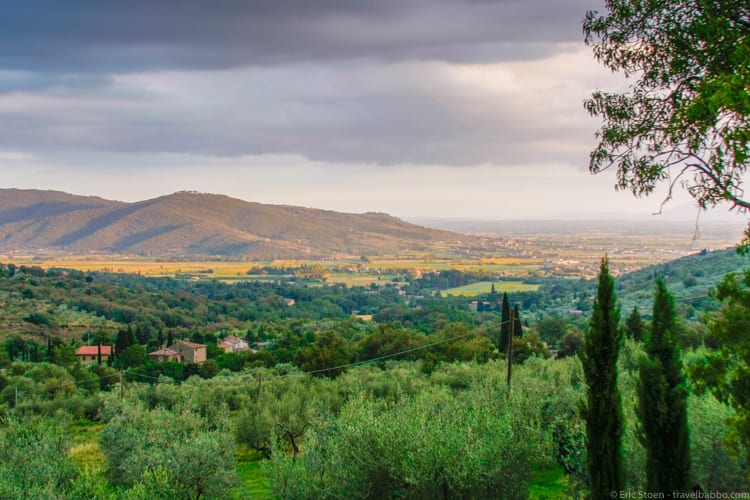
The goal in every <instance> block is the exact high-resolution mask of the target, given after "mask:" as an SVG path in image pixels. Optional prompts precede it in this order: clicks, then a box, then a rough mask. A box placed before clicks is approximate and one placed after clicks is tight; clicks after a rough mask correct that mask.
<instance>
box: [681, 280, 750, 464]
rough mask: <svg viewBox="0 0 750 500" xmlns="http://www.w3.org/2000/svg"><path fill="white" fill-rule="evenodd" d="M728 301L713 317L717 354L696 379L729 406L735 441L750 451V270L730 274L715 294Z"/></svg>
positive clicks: (709, 358)
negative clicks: (748, 332) (732, 414)
mask: <svg viewBox="0 0 750 500" xmlns="http://www.w3.org/2000/svg"><path fill="white" fill-rule="evenodd" d="M712 294H713V295H714V296H715V297H716V298H717V299H718V300H721V301H723V302H724V305H723V307H722V309H721V310H720V311H718V312H717V313H715V314H713V315H712V316H711V317H710V318H709V328H710V330H711V333H712V334H713V335H714V337H715V338H716V340H717V342H718V343H719V349H718V351H717V352H716V353H713V354H711V355H708V356H707V358H706V360H705V361H704V362H703V363H702V364H701V365H699V366H696V367H694V368H693V371H694V374H695V376H696V377H697V378H698V379H700V380H701V381H702V382H703V383H705V384H706V386H707V387H708V388H710V390H711V391H712V392H713V393H714V394H715V395H716V396H717V398H719V400H721V401H723V402H727V403H729V404H730V405H731V406H732V408H733V409H734V410H735V415H734V416H733V417H732V418H731V419H730V420H729V421H730V423H731V425H732V427H733V430H734V432H733V433H732V438H733V442H734V443H735V444H740V445H742V446H743V447H744V448H745V450H750V384H749V383H748V381H749V380H750V343H748V340H747V338H748V337H747V331H748V330H747V325H748V323H750V270H746V271H745V272H744V273H743V274H742V275H741V276H738V275H736V274H731V273H730V274H728V275H727V276H726V277H725V278H724V280H723V281H722V282H721V283H720V284H719V285H718V286H717V287H716V291H715V292H713V293H712Z"/></svg>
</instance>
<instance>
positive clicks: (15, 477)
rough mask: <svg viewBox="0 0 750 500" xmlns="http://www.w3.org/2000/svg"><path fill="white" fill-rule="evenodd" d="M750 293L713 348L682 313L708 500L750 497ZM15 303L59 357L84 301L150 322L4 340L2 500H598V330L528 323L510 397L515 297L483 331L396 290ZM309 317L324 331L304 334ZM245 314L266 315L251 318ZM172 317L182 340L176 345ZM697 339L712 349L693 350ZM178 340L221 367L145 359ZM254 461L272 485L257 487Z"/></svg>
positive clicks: (95, 285)
mask: <svg viewBox="0 0 750 500" xmlns="http://www.w3.org/2000/svg"><path fill="white" fill-rule="evenodd" d="M729 279H730V278H728V280H729ZM32 281H33V283H34V284H32ZM618 282H619V280H616V282H615V290H617V289H618V286H617V283H618ZM55 283H58V284H59V286H56V285H55ZM731 283H735V285H736V286H735V288H731V287H730V284H731ZM651 286H653V283H652V285H651ZM743 287H744V285H742V283H740V282H738V281H733V282H730V281H727V282H725V283H724V284H722V287H720V288H719V292H718V294H717V295H718V298H720V299H725V298H727V297H734V298H735V299H733V300H735V301H734V302H732V301H731V300H730V301H726V300H725V302H726V305H725V306H724V309H714V312H712V313H711V314H712V316H710V318H711V319H710V321H709V325H708V327H701V326H700V325H696V323H694V322H691V321H690V320H689V319H688V318H685V316H684V315H683V314H682V313H683V312H684V310H683V311H681V309H680V308H679V307H676V308H675V314H678V315H680V321H679V324H678V325H677V326H678V327H679V328H677V327H675V328H674V329H672V330H670V332H672V333H670V338H671V339H673V340H674V342H675V343H682V353H683V356H682V358H683V360H684V362H682V363H679V364H680V365H682V366H684V367H685V368H686V370H685V373H687V377H686V378H685V379H684V383H683V384H682V386H681V387H684V389H685V394H686V395H687V399H686V402H687V424H688V429H689V430H690V440H689V449H690V456H691V462H690V470H689V474H688V477H689V478H690V481H691V482H697V483H699V484H700V485H701V486H702V487H703V488H705V489H710V490H722V491H736V490H742V489H747V488H748V487H750V483H749V482H748V476H747V468H748V467H747V461H746V452H747V449H746V447H744V446H743V444H742V443H743V442H742V439H738V437H739V436H741V435H742V434H741V431H742V429H743V427H742V425H743V422H745V421H746V418H747V417H746V413H743V411H744V410H743V407H742V406H741V405H739V404H738V402H739V401H742V400H741V399H738V396H735V394H736V395H739V396H742V394H744V393H743V392H742V386H741V384H740V382H738V381H741V380H742V377H741V373H740V371H738V370H739V369H738V368H737V367H741V364H737V363H741V362H742V360H741V359H740V358H737V357H732V358H730V359H729V362H730V363H729V364H726V363H725V364H721V360H722V356H724V355H726V354H727V352H728V351H722V350H714V347H713V344H712V343H711V342H705V340H706V339H708V338H709V337H708V336H706V335H704V333H705V332H709V333H712V334H713V335H714V336H715V339H716V340H720V341H726V339H727V338H729V339H730V340H731V338H733V337H728V335H729V333H728V332H733V331H736V325H737V324H740V323H739V322H741V321H742V318H743V317H744V316H745V315H746V313H745V310H744V305H743V302H742V300H744V288H743ZM61 288H62V289H65V290H66V291H65V293H64V294H58V291H59V289H61ZM26 289H32V291H33V295H34V298H33V299H30V298H27V297H25V296H28V295H29V293H28V292H24V290H26ZM0 291H3V292H4V293H6V295H5V300H6V304H10V305H12V306H13V307H17V306H18V307H19V309H18V310H20V306H19V305H23V306H24V307H26V306H29V305H30V304H33V305H34V307H38V310H39V311H40V312H42V313H44V314H48V315H49V318H50V322H49V324H45V322H41V321H37V322H34V323H29V322H25V323H24V324H28V325H32V326H33V328H40V329H46V330H40V331H42V332H44V333H45V335H47V337H48V338H55V337H54V334H55V332H56V330H55V329H54V327H52V326H50V325H55V324H59V323H58V321H59V316H58V311H61V310H63V309H61V307H62V306H63V305H66V302H65V300H66V298H65V297H66V296H67V297H68V298H69V299H70V300H71V301H73V300H78V299H79V298H81V299H82V300H87V301H89V302H88V303H91V304H111V306H107V307H103V309H101V310H100V311H99V312H98V313H97V314H105V315H107V314H109V312H107V311H110V312H112V314H114V311H115V310H116V307H115V306H117V307H119V308H132V309H133V310H134V311H136V316H135V319H134V320H133V321H132V322H130V323H119V322H117V321H116V320H115V319H114V316H111V317H109V319H106V321H111V322H112V323H111V324H112V325H115V329H114V330H113V331H107V330H102V329H99V328H91V329H90V330H89V331H88V332H86V333H85V334H84V335H82V336H81V337H80V338H73V337H69V338H64V336H62V335H60V336H59V337H60V338H55V340H50V341H49V342H46V343H44V342H38V341H36V340H35V338H34V334H33V333H31V334H27V335H25V336H22V335H10V336H8V337H6V341H5V343H4V344H3V347H4V349H0V367H2V369H1V371H0V418H2V425H1V426H0V454H2V456H7V457H20V456H24V457H26V460H20V459H19V460H15V459H14V460H11V461H3V462H2V465H1V467H3V469H2V471H1V472H2V476H3V477H4V478H8V480H7V481H4V482H3V484H2V485H1V486H0V488H4V489H2V490H0V496H10V497H14V496H18V494H19V492H21V491H26V490H27V491H28V492H29V493H28V494H29V495H31V496H37V497H45V498H77V497H86V498H204V497H205V498H232V497H242V496H243V491H244V490H243V488H245V487H246V485H247V484H248V480H249V478H248V476H247V475H248V474H252V478H253V481H254V482H258V483H260V484H266V485H267V488H268V489H267V490H266V493H267V494H269V495H270V494H274V495H276V496H278V497H281V498H313V497H314V498H319V497H321V498H341V497H344V496H346V497H357V496H362V497H365V496H370V497H407V498H423V497H436V498H457V497H460V498H487V497H501V498H525V497H526V496H527V495H528V494H529V492H532V491H533V492H537V491H538V490H539V489H540V488H543V487H542V486H541V483H540V481H541V479H539V478H541V477H553V478H555V479H553V480H552V482H553V483H554V488H555V489H556V491H558V492H566V493H565V494H567V495H571V496H576V495H582V494H586V493H587V492H590V487H591V486H590V485H591V480H590V477H589V472H588V470H589V469H588V467H587V464H589V463H590V461H589V457H588V451H587V442H589V441H590V440H589V439H587V433H586V420H585V418H584V417H585V416H586V413H585V412H583V406H582V403H583V401H585V400H586V399H587V396H588V390H589V384H587V383H586V379H585V377H584V370H583V365H582V363H581V361H580V359H579V356H581V353H582V352H584V349H585V348H586V346H587V343H588V345H589V347H590V346H591V340H588V341H585V340H584V333H585V332H588V334H589V335H590V332H591V331H592V330H591V329H592V328H593V327H594V323H595V322H594V323H592V324H591V325H587V324H586V323H588V321H589V320H588V318H587V317H586V316H585V315H584V316H583V317H581V318H577V319H576V318H574V319H571V318H569V317H566V316H563V315H558V314H549V315H546V316H542V317H541V318H539V319H535V320H534V319H532V320H531V321H529V320H528V319H527V316H526V315H529V316H531V317H532V318H534V316H535V315H534V314H531V311H529V310H526V309H523V308H521V309H520V311H521V314H520V316H521V324H520V326H518V325H515V326H514V330H518V331H520V333H521V335H520V336H518V337H517V338H516V339H515V340H514V344H513V345H514V351H513V352H514V357H513V359H514V364H515V366H514V370H513V386H512V390H510V389H509V388H508V387H507V386H506V383H505V380H506V370H507V364H506V360H505V357H506V356H505V355H506V353H505V352H502V351H501V350H500V349H498V343H499V342H500V341H501V332H502V331H503V328H502V326H503V325H504V324H505V323H504V321H503V307H502V300H501V297H500V295H498V294H488V295H487V296H486V297H484V299H486V301H487V302H489V303H491V304H493V307H491V308H489V310H483V311H477V312H474V311H471V310H470V309H469V307H468V303H467V299H462V298H451V297H439V296H435V295H427V296H425V297H423V298H421V299H415V298H410V297H409V296H408V295H406V294H402V293H400V292H399V289H398V288H396V287H394V286H393V285H389V286H386V287H383V288H378V289H369V288H368V289H349V288H347V287H342V286H332V287H326V286H323V287H305V286H304V285H301V284H299V283H297V284H287V283H278V282H276V283H273V282H271V283H265V284H262V283H252V284H248V285H247V286H245V285H242V286H237V285H232V286H228V285H224V284H221V283H211V282H205V283H201V282H198V283H189V282H185V281H175V280H153V281H152V280H146V279H142V278H139V277H137V276H124V275H86V274H76V273H66V272H65V271H42V270H33V271H27V270H24V269H21V268H17V269H13V270H12V272H11V268H10V266H6V267H5V275H4V277H3V278H0ZM576 293H578V292H576ZM581 293H583V292H581ZM287 296H290V297H294V298H295V304H294V305H293V306H290V305H287V304H285V303H284V301H283V298H285V297H287ZM524 297H525V295H524V294H509V303H511V304H514V303H521V304H522V300H523V298H524ZM150 299H153V300H154V302H153V303H152V302H149V300H150ZM618 299H619V296H618ZM586 300H588V299H586ZM348 301H354V302H355V303H356V302H357V301H361V304H362V307H371V308H372V309H370V311H371V312H374V313H375V314H374V316H373V319H372V320H371V321H365V320H362V319H358V318H354V317H351V316H350V314H347V313H344V312H343V311H345V310H347V309H349V308H351V307H352V306H351V304H350V305H346V304H348V303H349V302H348ZM495 303H496V304H497V307H494V304H495ZM598 303H601V301H598ZM154 304H155V305H154ZM43 305H46V306H45V307H47V308H46V309H45V308H44V307H42V306H43ZM298 306H299V307H300V308H299V309H296V310H295V308H296V307H298ZM317 306H321V307H322V309H321V310H317V309H315V308H316V307H317ZM358 307H359V306H358ZM66 308H67V309H65V310H67V311H78V313H80V314H84V315H90V314H92V312H91V311H89V310H88V309H86V310H85V311H83V310H81V309H75V308H71V306H67V305H66ZM108 308H109V309H108ZM307 308H310V309H315V310H316V312H315V313H314V314H311V316H310V317H304V314H305V313H303V312H301V311H305V310H306V309H307ZM509 308H510V307H509ZM123 310H124V309H123ZM639 310H641V311H644V310H646V309H645V308H644V307H639ZM248 311H254V312H253V314H255V315H257V316H256V317H253V318H248V317H245V316H243V314H246V313H247V312H248ZM141 313H142V316H141ZM66 314H68V313H66ZM183 314H184V316H185V317H181V315H183ZM631 315H632V314H631ZM639 316H640V314H639ZM92 317H100V316H92ZM168 317H173V318H174V319H175V321H178V322H181V323H180V324H182V326H174V327H168V326H167V323H166V322H165V318H168ZM144 318H151V319H144ZM514 319H515V318H514ZM651 319H652V318H651V315H650V314H643V316H642V317H641V318H640V320H639V321H640V323H639V328H641V330H642V333H641V334H640V335H638V336H637V335H635V334H632V333H629V331H630V330H632V329H633V328H634V324H635V321H634V320H633V321H631V322H624V324H622V325H620V327H619V329H617V331H616V332H615V333H616V336H615V337H614V338H618V339H622V340H617V344H618V345H621V349H620V355H619V357H618V359H617V369H616V372H617V374H618V377H617V384H616V385H617V388H618V390H619V391H620V393H621V397H622V422H623V425H622V450H623V454H622V457H623V462H622V470H623V480H624V484H625V486H626V487H630V488H635V489H644V488H646V486H647V485H646V482H645V478H646V477H647V474H646V471H647V469H648V463H649V461H648V453H647V449H648V448H647V446H648V443H647V442H646V441H645V440H644V435H645V434H644V430H645V427H644V423H643V411H639V386H640V384H641V379H642V373H641V371H642V368H641V366H642V365H643V363H644V359H645V357H646V353H647V352H650V351H649V350H648V349H647V347H648V345H649V344H648V342H649V341H650V340H649V339H653V332H654V325H652V324H651ZM152 320H153V321H154V323H151V321H152ZM506 321H507V320H506ZM631 323H632V324H631ZM186 325H189V326H186ZM657 326H658V325H657ZM229 333H233V334H235V335H239V336H241V337H243V338H244V339H246V340H248V341H249V342H251V343H257V342H267V344H264V347H263V348H260V346H258V345H257V344H255V345H256V347H257V348H258V349H257V352H253V351H246V352H240V353H224V352H222V351H221V350H220V349H218V347H217V345H216V343H217V341H218V339H220V338H221V337H222V336H223V335H225V334H229ZM514 333H516V332H514ZM639 336H642V337H643V338H645V342H646V343H644V340H643V339H639V338H636V337H639ZM694 337H697V338H700V339H702V340H703V342H699V343H696V342H694V341H689V342H682V340H684V339H691V338H694ZM174 338H189V339H192V340H194V341H200V342H205V343H206V344H207V345H208V355H209V356H208V357H209V359H208V361H207V362H206V363H203V364H201V365H191V364H182V363H177V362H171V363H167V362H164V363H157V362H153V361H148V360H145V359H144V354H145V353H146V352H147V350H148V349H149V348H150V346H154V345H159V344H165V343H168V342H170V341H171V340H172V339H174ZM102 339H104V340H105V341H107V342H110V343H112V344H114V345H115V346H117V349H118V351H119V352H118V356H117V357H116V358H115V360H114V361H113V362H112V363H111V366H108V364H107V363H106V362H102V363H101V364H99V363H97V362H93V363H91V364H82V363H81V362H80V361H78V360H77V359H76V358H75V355H74V349H75V345H77V343H80V342H82V341H83V342H86V341H88V342H91V343H95V342H100V341H102ZM45 344H46V345H45ZM700 344H705V345H700ZM696 345H698V347H693V346H696ZM554 351H557V353H556V354H557V355H556V356H553V352H554ZM589 356H591V355H589ZM584 357H585V356H584ZM732 363H735V364H732ZM721 367H724V368H726V370H725V371H721V369H720V368H721ZM738 374H739V375H738ZM722 380H723V381H724V382H721V381H722ZM717 381H718V382H717ZM738 391H739V392H738ZM81 429H88V431H82V430H81ZM82 434H85V435H86V436H87V437H86V438H85V439H86V441H85V443H83V444H81V443H80V440H81V439H84V438H83V437H81V435H82ZM31 436H34V439H31ZM732 438H734V439H733V440H732ZM82 455H83V456H84V458H81V456H82ZM255 461H257V462H258V463H260V464H262V465H261V466H259V467H256V466H253V467H249V466H248V464H250V463H254V462H255ZM32 483H33V484H32ZM535 494H536V493H535Z"/></svg>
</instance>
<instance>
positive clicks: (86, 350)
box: [76, 345, 112, 356]
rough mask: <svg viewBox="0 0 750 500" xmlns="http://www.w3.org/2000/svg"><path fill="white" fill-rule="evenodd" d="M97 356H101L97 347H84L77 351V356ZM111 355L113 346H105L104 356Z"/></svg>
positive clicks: (103, 348) (103, 347)
mask: <svg viewBox="0 0 750 500" xmlns="http://www.w3.org/2000/svg"><path fill="white" fill-rule="evenodd" d="M97 354H99V346H95V345H82V346H81V347H79V348H78V349H76V356H96V355H97ZM110 354H112V346H109V345H103V346H102V356H104V355H107V356H109V355H110Z"/></svg>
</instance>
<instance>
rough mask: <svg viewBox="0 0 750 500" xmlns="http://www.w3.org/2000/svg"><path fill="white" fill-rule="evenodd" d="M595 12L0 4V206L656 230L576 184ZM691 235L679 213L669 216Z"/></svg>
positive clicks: (628, 207)
mask: <svg viewBox="0 0 750 500" xmlns="http://www.w3.org/2000/svg"><path fill="white" fill-rule="evenodd" d="M595 8H600V6H599V2H598V1H597V0H315V1H312V0H264V1H260V0H216V1H212V2H208V1H203V0H200V1H199V0H169V1H166V0H129V1H128V2H101V1H100V2H96V1H91V0H66V1H65V2H60V1H59V0H48V1H45V0H4V1H3V3H2V6H0V174H1V177H0V179H2V181H0V182H1V183H2V184H1V185H2V186H3V187H16V188H36V189H54V190H61V191H66V192H70V193H75V194H83V195H97V196H102V197H104V198H109V199H117V200H123V201H136V200H142V199H147V198H153V197H156V196H160V195H165V194H169V193H172V192H175V191H180V190H196V191H201V192H209V193H221V194H226V195H229V196H233V197H236V198H240V199H244V200H248V201H258V202H262V203H274V204H288V205H301V206H307V207H315V208H325V209H331V210H338V211H345V212H356V213H361V212H367V211H374V212H386V213H390V214H393V215H396V216H400V217H410V216H433V217H475V218H485V219H493V218H497V219H508V218H511V219H512V218H529V217H538V218H550V217H559V216H563V217H587V216H591V215H606V216H609V215H613V216H616V215H633V216H640V215H650V214H652V213H653V212H655V211H657V210H658V209H659V206H660V202H661V199H662V197H663V196H664V193H663V192H657V193H656V194H654V195H653V196H652V197H649V198H643V199H636V198H634V197H633V196H632V195H631V194H629V193H623V192H616V191H615V190H614V187H613V186H614V183H615V179H614V173H613V172H605V173H603V174H600V175H597V176H593V175H591V174H589V173H588V170H587V165H588V153H589V151H590V150H591V149H592V148H593V147H594V145H595V138H594V132H595V131H596V129H597V128H598V127H599V123H598V121H597V120H596V119H594V118H591V117H589V116H588V115H587V113H586V111H585V110H584V108H583V105H582V103H583V100H584V99H586V98H587V97H588V96H589V95H590V94H591V93H592V92H593V91H594V90H596V89H603V90H617V89H623V88H625V87H624V86H625V85H626V84H627V82H625V81H623V80H622V79H621V78H619V77H618V76H617V75H612V74H611V73H609V71H608V70H606V69H605V68H603V67H602V66H601V65H599V64H597V63H596V62H595V61H594V59H593V56H592V52H591V48H590V47H586V46H585V45H584V43H583V35H582V31H581V20H582V19H583V16H584V14H585V12H586V11H587V10H589V9H595ZM668 208H669V209H671V210H672V211H673V212H674V211H677V212H679V213H684V214H685V216H686V217H687V218H691V217H694V216H695V212H696V209H695V208H694V206H693V205H691V204H690V203H689V201H688V198H687V197H686V196H685V195H683V194H680V195H678V196H677V197H676V199H675V201H673V202H672V203H671V204H670V205H669V207H668Z"/></svg>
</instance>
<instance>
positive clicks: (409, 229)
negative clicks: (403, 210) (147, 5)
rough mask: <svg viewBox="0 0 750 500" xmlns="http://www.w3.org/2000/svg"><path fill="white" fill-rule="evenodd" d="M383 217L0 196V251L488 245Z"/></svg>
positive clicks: (291, 254) (257, 251) (325, 251)
mask: <svg viewBox="0 0 750 500" xmlns="http://www.w3.org/2000/svg"><path fill="white" fill-rule="evenodd" d="M484 244H485V240H482V239H480V238H474V237H468V236H464V235H461V234H458V233H453V232H449V231H442V230H435V229H427V228H424V227H421V226H417V225H414V224H409V223H407V222H404V221H402V220H400V219H397V218H395V217H392V216H390V215H387V214H381V213H366V214H343V213H338V212H333V211H327V210H317V209H311V208H301V207H294V206H285V205H263V204H260V203H249V202H245V201H242V200H238V199H234V198H229V197H227V196H222V195H214V194H200V193H194V192H180V193H175V194H171V195H168V196H162V197H159V198H154V199H151V200H146V201H140V202H136V203H123V202H117V201H110V200H105V199H102V198H97V197H85V196H76V195H71V194H67V193H62V192H58V191H38V190H19V189H0V252H18V251H21V252H26V251H31V252H46V253H55V252H65V253H89V252H94V253H117V254H138V255H148V256H152V257H178V256H179V257H196V258H197V257H200V256H227V257H248V258H262V259H268V258H327V257H334V256H338V255H358V254H361V253H372V254H380V253H388V252H398V251H403V250H406V249H412V250H429V249H433V248H438V247H441V248H445V247H448V248H451V247H453V248H459V247H468V246H482V245H484Z"/></svg>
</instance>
